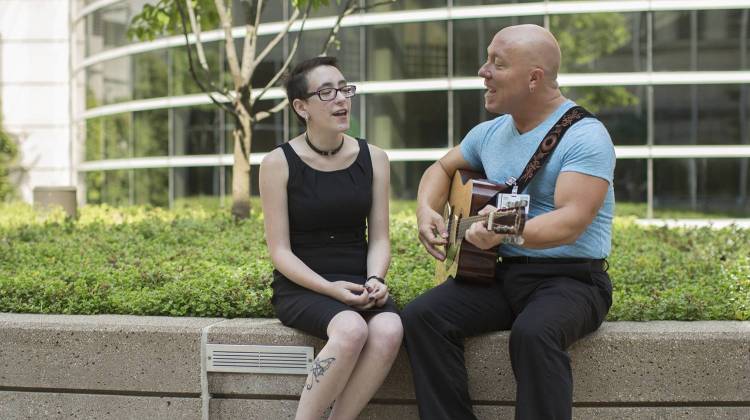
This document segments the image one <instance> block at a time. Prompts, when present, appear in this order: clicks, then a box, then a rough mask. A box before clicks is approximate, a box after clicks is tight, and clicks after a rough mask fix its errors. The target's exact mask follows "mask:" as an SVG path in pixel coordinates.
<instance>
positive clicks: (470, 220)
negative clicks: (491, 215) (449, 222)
mask: <svg viewBox="0 0 750 420" xmlns="http://www.w3.org/2000/svg"><path fill="white" fill-rule="evenodd" d="M487 219H488V215H484V216H481V215H477V216H469V217H464V218H463V219H461V220H460V221H459V222H458V233H457V235H458V237H459V238H463V237H464V234H465V233H466V231H467V230H469V228H470V227H471V225H473V224H474V223H475V222H481V221H483V220H487Z"/></svg>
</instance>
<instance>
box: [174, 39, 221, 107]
mask: <svg viewBox="0 0 750 420" xmlns="http://www.w3.org/2000/svg"><path fill="white" fill-rule="evenodd" d="M220 49H221V43H220V42H218V41H216V42H206V43H204V44H203V51H204V53H205V54H206V64H207V65H208V72H206V71H204V70H203V69H202V67H201V65H200V62H199V61H198V55H197V54H198V53H197V52H196V50H195V48H192V49H191V52H190V54H191V57H192V58H193V68H194V69H195V73H196V74H197V75H198V77H199V80H200V81H201V83H203V84H204V85H205V86H206V87H207V88H209V84H210V83H211V82H213V83H214V84H218V83H219V77H220V74H221V58H220V57H221V53H220ZM169 59H170V63H171V64H170V69H171V72H172V73H171V74H172V79H171V82H170V91H169V92H170V94H171V95H175V96H176V95H187V94H191V93H201V92H203V91H202V90H201V88H200V87H199V85H198V84H197V83H195V79H193V76H192V74H191V73H190V63H189V61H188V53H187V48H186V47H185V46H184V45H181V46H179V47H173V48H170V49H169Z"/></svg>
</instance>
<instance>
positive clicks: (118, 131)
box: [102, 113, 131, 159]
mask: <svg viewBox="0 0 750 420" xmlns="http://www.w3.org/2000/svg"><path fill="white" fill-rule="evenodd" d="M130 115H131V114H130V113H124V114H116V115H109V116H106V117H102V120H103V122H104V124H103V133H104V134H103V136H104V137H103V138H104V159H123V158H126V157H128V156H130V129H131V127H130Z"/></svg>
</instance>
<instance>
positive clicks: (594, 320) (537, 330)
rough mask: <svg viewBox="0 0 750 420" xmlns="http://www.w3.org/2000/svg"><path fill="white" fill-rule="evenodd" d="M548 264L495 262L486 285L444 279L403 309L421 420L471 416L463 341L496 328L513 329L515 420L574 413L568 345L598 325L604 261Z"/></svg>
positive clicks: (605, 281) (606, 286) (608, 293)
mask: <svg viewBox="0 0 750 420" xmlns="http://www.w3.org/2000/svg"><path fill="white" fill-rule="evenodd" d="M547 261H550V262H552V263H537V262H534V263H511V264H508V263H504V264H498V265H497V272H496V275H495V278H496V282H495V283H494V284H493V285H492V286H489V287H483V286H476V285H471V284H467V283H464V282H461V281H455V280H453V279H449V280H448V281H446V282H444V283H443V284H441V285H439V286H437V287H435V288H434V289H432V290H430V291H428V292H427V293H425V294H423V295H422V296H420V297H418V298H417V299H415V300H414V301H412V302H411V303H410V304H408V305H407V306H406V308H404V310H403V312H402V314H401V316H402V319H403V324H404V333H405V341H406V348H407V350H408V353H409V359H410V360H411V367H412V373H413V376H414V386H415V390H416V396H417V404H418V406H419V416H420V418H421V419H423V420H440V419H445V420H462V419H476V417H475V416H474V414H473V413H472V407H471V400H470V397H469V389H468V381H467V379H468V378H467V373H466V366H465V362H464V346H463V342H464V338H466V337H471V336H475V335H479V334H482V333H486V332H490V331H500V330H510V331H511V333H510V360H511V364H512V366H513V374H514V376H515V378H516V386H517V388H516V390H517V392H516V419H524V420H526V419H550V420H551V419H570V418H571V416H572V401H573V379H572V374H571V369H570V358H569V357H568V354H567V352H566V349H567V348H568V346H570V345H571V344H573V343H574V342H575V341H576V340H578V339H579V338H581V337H583V336H585V335H586V334H588V333H590V332H592V331H594V330H596V329H597V328H599V325H600V324H601V323H602V321H603V320H604V317H605V316H606V314H607V311H608V310H609V307H610V305H611V304H612V284H611V283H610V280H609V275H607V273H606V271H605V270H606V269H605V268H604V267H603V266H602V265H603V264H606V262H605V261H602V260H592V261H590V262H582V263H579V262H572V263H571V262H570V261H574V260H568V261H563V263H560V261H561V260H547ZM584 261H585V260H584Z"/></svg>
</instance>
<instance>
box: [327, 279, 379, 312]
mask: <svg viewBox="0 0 750 420" xmlns="http://www.w3.org/2000/svg"><path fill="white" fill-rule="evenodd" d="M326 294H327V295H328V296H330V297H332V298H334V299H336V300H338V301H339V302H342V303H345V304H347V305H349V306H364V305H366V304H368V303H370V294H369V293H368V292H367V289H365V286H363V285H361V284H357V283H352V282H350V281H342V280H340V281H332V282H331V283H330V285H329V286H328V293H326Z"/></svg>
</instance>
